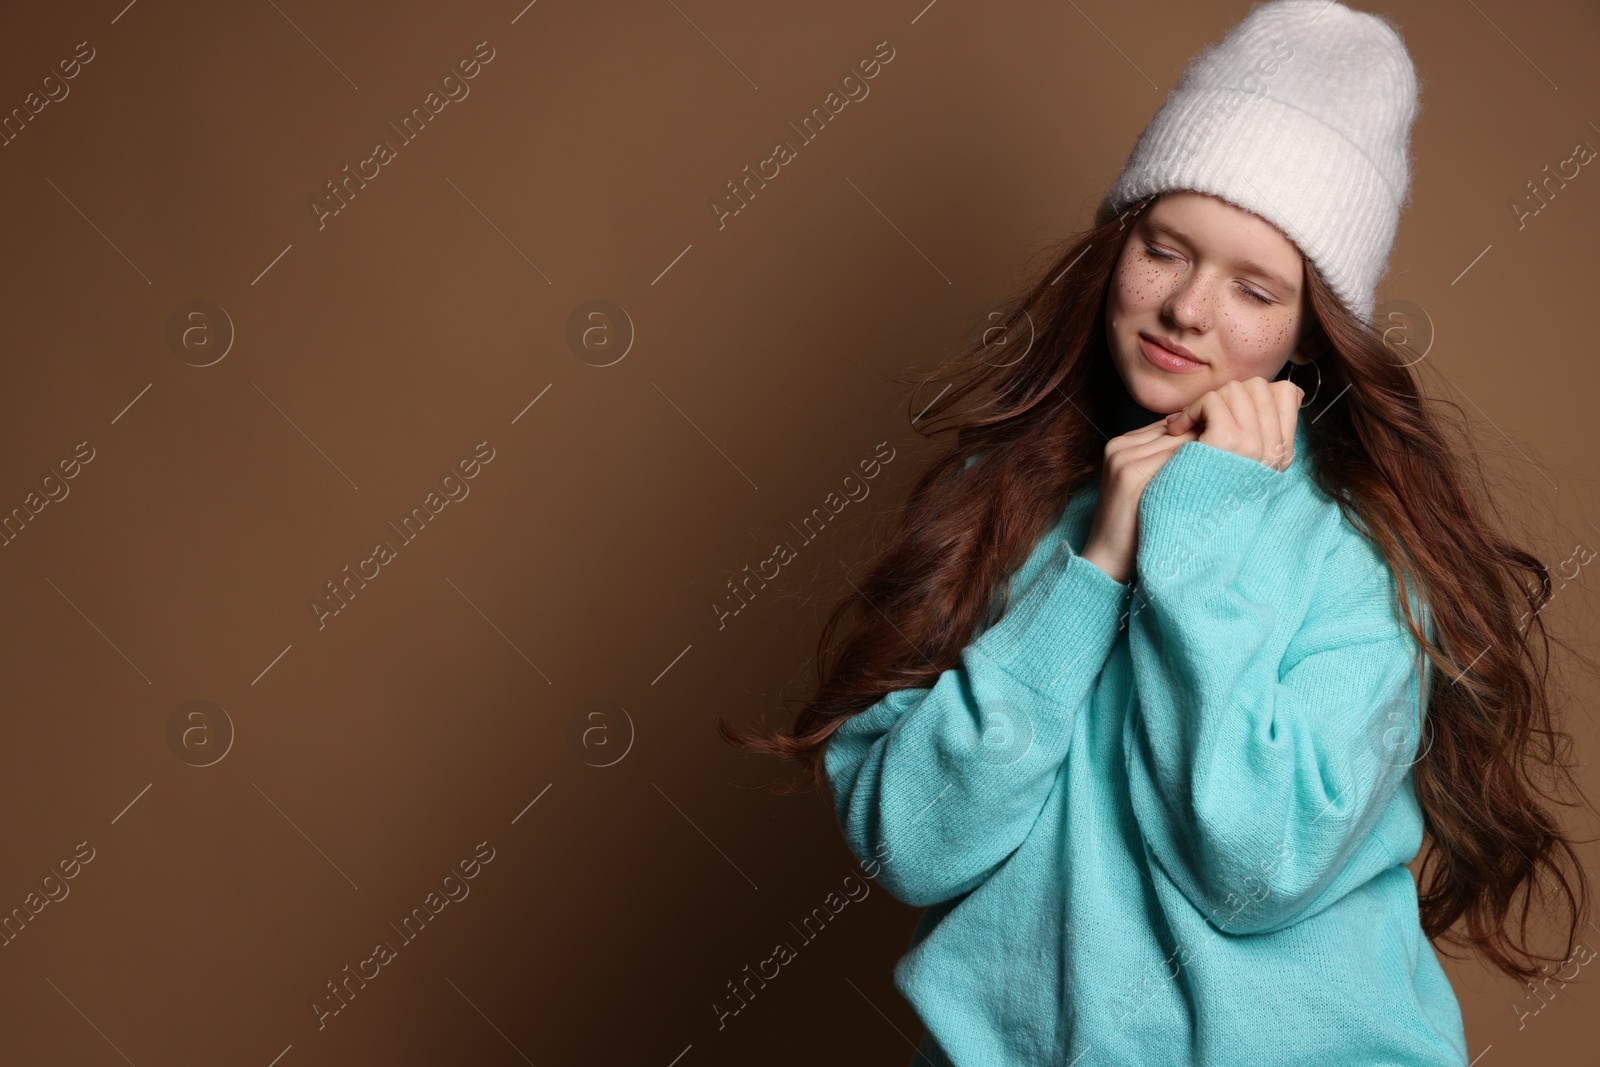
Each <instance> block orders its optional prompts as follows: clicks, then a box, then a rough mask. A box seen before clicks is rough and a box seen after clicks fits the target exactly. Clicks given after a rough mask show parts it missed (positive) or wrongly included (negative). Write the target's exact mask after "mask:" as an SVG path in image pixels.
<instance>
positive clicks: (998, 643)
mask: <svg viewBox="0 0 1600 1067" xmlns="http://www.w3.org/2000/svg"><path fill="white" fill-rule="evenodd" d="M1130 595H1131V588H1130V587H1129V586H1126V585H1123V584H1122V583H1121V582H1119V581H1117V580H1116V579H1115V578H1112V577H1111V576H1110V575H1109V574H1107V573H1106V572H1105V571H1103V570H1101V569H1100V568H1099V567H1097V566H1095V565H1094V564H1093V563H1090V562H1089V561H1088V560H1086V559H1084V558H1083V557H1082V556H1079V555H1077V554H1076V553H1075V552H1073V551H1072V549H1071V546H1069V545H1068V544H1067V542H1066V541H1062V542H1061V544H1060V546H1059V547H1058V548H1057V549H1056V551H1055V554H1054V555H1053V556H1052V557H1051V558H1050V561H1049V562H1048V563H1046V564H1045V565H1044V567H1043V568H1041V569H1040V572H1039V574H1038V576H1037V577H1036V578H1035V580H1034V581H1033V582H1032V583H1031V584H1030V585H1029V586H1028V589H1027V591H1026V592H1024V593H1023V594H1022V596H1020V597H1018V598H1017V599H1016V600H1015V601H1013V602H1012V603H1011V604H1010V605H1009V606H1008V607H1007V608H1006V610H1005V613H1004V614H1003V615H1002V616H1001V618H1000V621H999V622H997V623H995V625H994V626H992V627H990V628H989V629H988V630H986V631H984V633H983V634H981V635H980V636H979V637H978V639H977V640H976V641H974V642H973V647H974V648H976V649H977V650H978V651H979V652H981V653H983V655H985V656H986V657H988V658H989V659H990V660H992V661H993V662H994V663H996V664H998V665H999V666H1000V667H1002V668H1003V669H1004V670H1005V671H1006V672H1007V673H1008V674H1010V675H1012V676H1013V677H1015V678H1016V679H1017V680H1019V681H1021V682H1022V683H1023V684H1024V685H1026V686H1028V688H1030V689H1032V690H1034V691H1035V692H1037V693H1038V694H1039V695H1040V696H1042V697H1045V698H1046V699H1049V700H1053V701H1058V702H1064V703H1067V704H1070V705H1074V706H1075V705H1076V704H1077V703H1078V700H1079V699H1081V697H1082V695H1083V693H1084V692H1086V691H1087V688H1088V686H1087V685H1086V684H1085V679H1087V680H1088V682H1089V683H1091V684H1092V682H1093V680H1094V679H1095V678H1096V677H1098V676H1099V674H1100V668H1101V667H1103V666H1104V665H1105V661H1106V657H1107V656H1108V655H1109V654H1110V652H1111V646H1112V644H1113V643H1114V642H1115V640H1116V636H1117V632H1118V631H1119V630H1120V629H1121V628H1122V619H1123V615H1124V611H1125V609H1126V606H1127V603H1128V600H1129V597H1130Z"/></svg>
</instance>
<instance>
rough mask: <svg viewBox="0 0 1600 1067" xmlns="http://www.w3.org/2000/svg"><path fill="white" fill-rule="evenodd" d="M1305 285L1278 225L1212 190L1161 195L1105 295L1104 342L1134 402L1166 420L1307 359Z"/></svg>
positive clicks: (1132, 233)
mask: <svg viewBox="0 0 1600 1067" xmlns="http://www.w3.org/2000/svg"><path fill="white" fill-rule="evenodd" d="M1304 282H1305V265H1304V260H1303V258H1302V257H1301V255H1300V251H1299V249H1298V248H1296V247H1295V244H1294V242H1292V241H1290V240H1289V239H1288V238H1287V237H1286V236H1284V234H1283V232H1282V231H1280V230H1279V229H1278V228H1277V227H1275V226H1273V225H1272V224H1271V223H1270V222H1267V221H1266V220H1265V219H1263V218H1261V217H1260V216H1258V215H1253V214H1251V213H1250V212H1248V211H1245V210H1243V209H1242V208H1238V207H1235V206H1234V205H1232V204H1230V203H1228V202H1227V201H1224V200H1220V199H1218V198H1217V197H1214V196H1209V195H1207V194H1204V193H1195V192H1189V191H1187V190H1185V191H1175V192H1170V193H1167V194H1165V195H1163V196H1162V197H1161V198H1160V199H1158V200H1157V201H1156V202H1155V203H1153V204H1151V205H1150V206H1149V207H1147V208H1146V209H1145V210H1144V211H1143V212H1142V213H1141V214H1140V215H1139V217H1138V219H1137V220H1135V222H1134V223H1133V224H1132V225H1131V226H1130V227H1129V229H1128V235H1127V239H1126V241H1125V242H1124V244H1123V248H1122V254H1121V257H1120V258H1119V259H1118V261H1117V267H1116V271H1115V274H1114V276H1113V277H1112V280H1111V287H1110V289H1109V291H1108V292H1107V294H1106V345H1107V347H1108V348H1109V349H1110V352H1111V359H1112V362H1113V364H1115V366H1116V368H1117V373H1118V374H1119V375H1121V377H1122V382H1123V384H1124V385H1125V386H1126V387H1127V389H1128V393H1129V395H1131V396H1132V397H1133V399H1134V401H1135V402H1137V403H1138V404H1139V405H1140V406H1142V407H1144V408H1147V409H1148V410H1150V411H1155V412H1160V413H1162V414H1166V413H1167V412H1172V411H1179V410H1181V409H1183V408H1184V407H1187V406H1188V405H1189V404H1190V403H1192V402H1194V401H1195V400H1197V399H1199V398H1200V397H1201V396H1202V395H1204V394H1205V393H1208V392H1210V391H1211V390H1213V389H1216V388H1218V387H1219V386H1221V385H1223V384H1224V383H1226V382H1229V381H1237V380H1243V379H1245V378H1253V377H1262V378H1266V379H1267V380H1269V381H1270V380H1271V379H1272V377H1273V376H1274V375H1276V374H1277V373H1278V370H1279V369H1280V368H1281V367H1282V366H1283V363H1284V360H1286V359H1289V358H1291V356H1293V358H1294V359H1295V362H1296V363H1302V362H1304V361H1305V357H1304V356H1303V355H1301V354H1299V353H1298V352H1296V342H1297V340H1298V339H1299V336H1300V330H1301V326H1302V323H1304V322H1305V321H1306V318H1305V315H1306V312H1305V308H1304V303H1305V299H1306V298H1305V293H1304V288H1305V286H1304ZM1141 335H1142V336H1141ZM1152 338H1158V339H1160V340H1162V341H1165V342H1168V343H1170V344H1173V345H1176V346H1180V347H1182V348H1184V349H1187V350H1188V352H1189V353H1190V355H1191V356H1192V357H1193V358H1192V359H1187V360H1186V359H1181V358H1180V359H1174V358H1173V357H1172V356H1170V355H1164V354H1163V352H1162V351H1161V350H1160V348H1159V347H1158V346H1156V345H1153V344H1152V343H1151V340H1150V339H1152Z"/></svg>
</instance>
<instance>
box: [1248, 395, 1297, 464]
mask: <svg viewBox="0 0 1600 1067" xmlns="http://www.w3.org/2000/svg"><path fill="white" fill-rule="evenodd" d="M1241 384H1242V385H1243V386H1244V391H1245V393H1246V394H1247V396H1248V397H1249V399H1250V400H1251V402H1252V403H1253V404H1254V407H1255V410H1254V414H1255V419H1256V436H1255V438H1254V440H1255V441H1256V442H1258V443H1259V445H1260V448H1261V451H1260V452H1259V453H1258V454H1257V455H1256V457H1255V458H1256V459H1258V460H1260V461H1261V462H1262V463H1265V464H1266V465H1267V466H1269V467H1272V468H1273V469H1275V470H1282V469H1283V468H1284V467H1286V466H1288V464H1287V463H1285V462H1284V458H1283V457H1284V455H1285V453H1286V452H1287V451H1288V447H1289V446H1288V445H1287V444H1286V443H1285V442H1284V439H1283V418H1282V413H1281V412H1280V411H1279V409H1278V399H1277V393H1276V391H1275V390H1274V389H1273V388H1272V387H1271V386H1270V385H1268V384H1267V380H1266V379H1265V378H1249V379H1246V380H1245V381H1244V382H1242V383H1241Z"/></svg>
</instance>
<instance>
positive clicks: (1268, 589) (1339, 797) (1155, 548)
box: [1124, 442, 1427, 933]
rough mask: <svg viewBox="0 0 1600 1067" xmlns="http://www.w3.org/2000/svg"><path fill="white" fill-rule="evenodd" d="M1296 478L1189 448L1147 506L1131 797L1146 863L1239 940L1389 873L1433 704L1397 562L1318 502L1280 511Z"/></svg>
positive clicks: (1134, 623) (1134, 621) (1142, 523)
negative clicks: (1397, 812) (1403, 607)
mask: <svg viewBox="0 0 1600 1067" xmlns="http://www.w3.org/2000/svg"><path fill="white" fill-rule="evenodd" d="M1292 477H1305V475H1304V474H1303V473H1291V472H1283V473H1280V472H1278V471H1276V470H1274V469H1272V468H1271V467H1268V466H1267V465H1266V464H1263V463H1260V462H1258V461H1256V460H1253V459H1249V458H1247V457H1243V456H1239V455H1237V454H1235V453H1232V452H1227V451H1224V450H1222V449H1219V448H1215V447H1213V446H1211V445H1209V444H1204V443H1201V442H1190V443H1186V444H1184V445H1183V446H1181V447H1180V448H1179V450H1178V451H1177V452H1176V453H1175V454H1174V456H1173V457H1172V459H1171V460H1169V461H1168V463H1167V464H1166V465H1165V466H1164V467H1163V468H1162V470H1160V471H1158V472H1157V474H1156V476H1155V477H1154V478H1152V479H1151V482H1150V484H1149V485H1148V486H1147V487H1146V491H1145V494H1144V496H1143V497H1142V498H1141V500H1140V505H1139V508H1140V510H1139V530H1140V532H1139V546H1138V556H1137V572H1138V578H1137V587H1136V589H1135V591H1134V592H1135V601H1136V603H1135V606H1134V609H1133V613H1132V615H1131V618H1130V623H1129V653H1130V657H1131V661H1132V664H1133V674H1134V685H1135V690H1136V693H1137V698H1138V699H1137V713H1136V714H1135V715H1131V716H1130V717H1129V719H1128V721H1127V722H1126V724H1125V734H1124V740H1125V756H1126V764H1127V766H1126V770H1127V774H1128V787H1129V795H1130V800H1131V802H1132V806H1133V810H1134V815H1135V818H1136V821H1137V822H1138V824H1139V830H1140V833H1141V836H1142V837H1143V839H1144V842H1145V846H1146V848H1147V850H1148V852H1149V853H1150V855H1151V856H1152V857H1153V859H1154V861H1155V862H1156V863H1157V864H1158V865H1159V866H1160V868H1161V869H1162V870H1163V871H1164V872H1165V873H1166V875H1167V876H1168V878H1170V879H1171V881H1172V882H1173V883H1174V884H1175V885H1176V886H1177V887H1178V888H1179V889H1180V890H1181V891H1182V892H1183V893H1184V895H1185V896H1186V897H1188V898H1189V900H1190V901H1191V902H1192V903H1193V904H1194V905H1195V906H1196V908H1197V909H1199V910H1200V911H1202V912H1203V913H1205V914H1206V915H1207V917H1208V918H1209V919H1210V921H1211V922H1212V923H1213V925H1215V926H1217V927H1218V928H1219V929H1221V930H1224V931H1226V932H1229V933H1261V932H1267V931H1272V930H1277V929H1281V928H1283V927H1285V926H1288V925H1289V924H1291V923H1293V922H1296V921H1298V920H1299V919H1302V918H1305V917H1308V916H1309V915H1312V914H1314V913H1316V912H1317V911H1320V910H1322V909H1323V908H1326V907H1327V906H1329V905H1330V904H1332V903H1333V902H1334V901H1335V900H1337V899H1338V898H1339V897H1341V896H1343V895H1344V894H1345V893H1348V892H1349V891H1350V890H1352V889H1354V888H1356V887H1357V886H1359V885H1360V884H1362V883H1363V882H1365V881H1366V880H1368V879H1369V878H1371V877H1372V876H1373V875H1375V874H1377V873H1378V872H1379V871H1380V870H1382V869H1384V868H1385V867H1388V866H1391V865H1393V864H1394V863H1395V862H1397V861H1396V859H1395V857H1393V856H1392V855H1390V854H1389V853H1388V850H1387V849H1386V848H1384V847H1381V846H1382V840H1381V838H1373V840H1370V841H1369V838H1372V837H1373V835H1372V831H1373V828H1374V825H1375V823H1376V822H1377V821H1378V819H1379V817H1380V816H1381V815H1382V814H1383V810H1384V808H1385V807H1387V805H1388V803H1389V801H1390V800H1391V798H1392V797H1393V796H1394V794H1395V791H1396V789H1397V788H1398V787H1399V786H1400V784H1401V782H1402V781H1403V780H1404V778H1405V776H1406V773H1407V771H1408V769H1409V767H1410V765H1411V763H1412V761H1413V756H1414V754H1415V752H1416V749H1417V739H1418V734H1419V727H1420V717H1421V712H1422V709H1423V708H1424V707H1425V706H1426V702H1425V698H1424V695H1423V694H1424V690H1423V688H1422V686H1423V685H1424V684H1425V683H1426V681H1427V676H1426V673H1424V674H1423V676H1422V677H1421V678H1420V679H1419V677H1418V673H1417V671H1418V664H1417V653H1418V650H1417V648H1416V644H1415V641H1414V640H1413V639H1412V638H1411V635H1410V633H1409V631H1407V630H1406V628H1405V627H1404V625H1403V624H1402V623H1401V622H1400V621H1399V617H1398V615H1397V614H1396V613H1395V611H1394V606H1393V598H1394V584H1393V575H1392V572H1391V571H1390V570H1389V569H1388V566H1387V563H1386V561H1385V560H1384V559H1383V557H1382V556H1381V554H1380V553H1378V552H1377V551H1376V549H1374V548H1373V547H1372V546H1371V545H1370V544H1369V543H1368V542H1367V541H1365V540H1364V539H1363V538H1361V537H1360V536H1359V534H1357V533H1356V531H1355V530H1354V528H1353V527H1351V526H1350V525H1349V524H1348V523H1346V522H1343V521H1342V519H1341V520H1340V521H1339V522H1338V523H1337V524H1334V523H1331V522H1330V521H1329V520H1328V514H1329V513H1328V511H1327V510H1326V509H1324V510H1323V511H1321V512H1320V514H1318V513H1317V512H1316V511H1315V509H1314V508H1312V509H1300V510H1296V509H1295V508H1293V507H1289V508H1284V509H1279V510H1276V511H1274V510H1273V509H1272V508H1271V507H1270V505H1271V504H1272V502H1273V500H1274V499H1275V498H1277V497H1278V496H1279V494H1281V493H1282V492H1284V491H1285V490H1284V486H1285V485H1286V484H1287V483H1288V481H1289V479H1290V478H1292ZM1302 488H1303V487H1302ZM1299 499H1300V495H1299V494H1297V495H1296V501H1298V500H1299ZM1309 582H1314V583H1315V587H1314V588H1313V589H1311V590H1309V592H1308V590H1307V589H1306V584H1307V583H1309ZM1413 603H1415V602H1413ZM1292 605H1300V606H1301V607H1300V608H1293V607H1292ZM1300 610H1303V611H1304V615H1303V617H1298V618H1297V616H1298V612H1299V611H1300ZM1286 630H1292V631H1293V633H1292V635H1287V636H1286V634H1285V631H1286ZM1422 669H1423V671H1424V672H1426V670H1427V667H1426V665H1425V664H1424V666H1423V668H1422ZM1374 846H1377V847H1374Z"/></svg>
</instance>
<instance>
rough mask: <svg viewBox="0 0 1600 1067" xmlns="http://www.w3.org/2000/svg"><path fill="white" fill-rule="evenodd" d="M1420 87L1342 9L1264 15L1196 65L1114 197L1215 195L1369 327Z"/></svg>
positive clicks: (1293, 2) (1264, 6)
mask: <svg viewBox="0 0 1600 1067" xmlns="http://www.w3.org/2000/svg"><path fill="white" fill-rule="evenodd" d="M1418 89H1419V83H1418V80H1417V73H1416V69H1415V68H1414V67H1413V66H1412V64H1411V57H1410V56H1409V55H1407V53H1406V48H1405V44H1404V42H1403V41H1402V40H1401V39H1400V34H1399V31H1398V30H1397V29H1396V28H1395V26H1394V25H1393V24H1392V23H1391V22H1390V21H1389V20H1388V19H1386V18H1384V17H1383V16H1380V15H1374V14H1369V13H1367V12H1362V11H1353V10H1351V9H1350V8H1348V7H1345V6H1344V5H1343V4H1340V3H1338V2H1337V0H1271V2H1269V3H1258V4H1256V5H1255V6H1253V7H1252V8H1251V9H1250V11H1249V12H1248V13H1247V14H1246V15H1245V16H1244V18H1242V19H1241V20H1240V21H1239V22H1238V24H1237V25H1235V26H1234V27H1233V29H1231V30H1229V31H1228V34H1227V36H1225V37H1224V38H1223V39H1222V40H1221V42H1219V43H1218V44H1216V45H1215V46H1213V47H1211V48H1209V49H1207V50H1205V51H1203V52H1201V53H1199V54H1198V55H1196V56H1195V57H1194V58H1193V59H1192V60H1191V61H1190V62H1189V65H1188V66H1187V67H1186V68H1185V69H1184V72H1183V75H1182V77H1181V78H1180V79H1179V80H1178V85H1177V88H1175V89H1173V90H1172V92H1171V93H1170V94H1168V96H1167V99H1166V102H1165V103H1164V104H1162V106H1161V109H1160V110H1159V111H1157V112H1156V115H1155V117H1154V118H1153V119H1151V120H1150V125H1148V126H1147V127H1145V130H1144V132H1143V133H1142V134H1140V136H1139V140H1138V143H1137V144H1135V145H1134V148H1133V152H1132V153H1131V154H1130V155H1129V156H1128V159H1127V162H1126V163H1125V164H1123V168H1122V174H1121V176H1120V177H1118V179H1117V181H1116V183H1115V184H1114V185H1113V186H1112V187H1111V189H1110V190H1109V191H1108V192H1107V194H1106V202H1107V206H1109V208H1110V210H1111V213H1112V214H1116V213H1119V212H1121V211H1122V210H1123V209H1124V208H1125V207H1127V206H1128V205H1129V204H1131V203H1133V202H1134V201H1137V200H1139V199H1141V198H1142V197H1145V196H1149V195H1151V194H1153V193H1163V192H1167V191H1169V190H1175V189H1187V190H1193V191H1195V192H1200V193H1210V194H1211V195H1213V196H1217V197H1220V198H1222V199H1224V200H1227V201H1228V202H1230V203H1232V204H1234V205H1236V206H1238V207H1241V208H1244V209H1245V210H1246V211H1250V212H1253V213H1254V214H1256V215H1259V216H1261V217H1262V218H1264V219H1266V220H1267V221H1268V222H1271V223H1272V224H1273V225H1275V226H1277V227H1278V228H1279V229H1280V230H1282V231H1283V232H1284V233H1285V234H1286V235H1287V236H1288V237H1289V238H1290V239H1291V240H1293V241H1294V242H1295V244H1296V245H1298V246H1299V249H1300V251H1301V253H1302V254H1303V255H1305V257H1306V258H1307V259H1309V260H1310V261H1311V262H1312V263H1313V264H1315V265H1316V268H1317V270H1318V271H1319V272H1320V273H1321V275H1322V278H1323V280H1324V281H1325V282H1327V284H1328V286H1329V288H1331V289H1332V290H1333V291H1334V292H1335V293H1336V294H1338V296H1339V299H1340V300H1341V301H1343V302H1344V305H1345V306H1346V307H1347V308H1348V309H1349V310H1350V311H1351V312H1352V313H1353V314H1354V315H1355V316H1356V317H1357V318H1359V319H1361V320H1362V321H1363V322H1366V323H1368V324H1369V325H1370V324H1371V322H1372V314H1373V304H1374V296H1373V293H1374V290H1375V289H1376V287H1377V283H1378V279H1379V278H1381V277H1382V276H1383V274H1384V271H1385V270H1386V269H1387V267H1388V260H1389V251H1390V249H1391V248H1392V247H1393V245H1394V235H1395V228H1396V227H1397V226H1398V224H1399V221H1400V212H1401V211H1402V210H1403V209H1404V208H1405V206H1406V205H1407V204H1409V203H1410V201H1411V171H1410V160H1409V147H1410V137H1411V125H1412V122H1413V121H1414V120H1415V119H1416V116H1417V111H1418V108H1419V104H1418Z"/></svg>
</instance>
